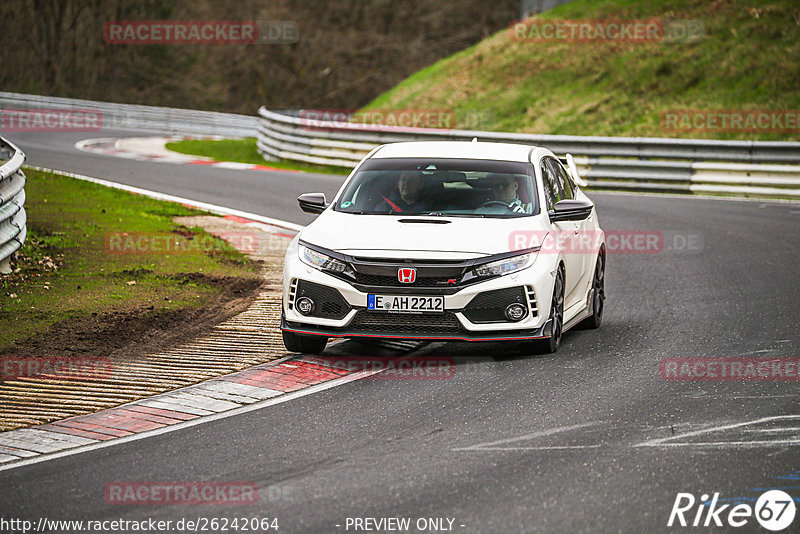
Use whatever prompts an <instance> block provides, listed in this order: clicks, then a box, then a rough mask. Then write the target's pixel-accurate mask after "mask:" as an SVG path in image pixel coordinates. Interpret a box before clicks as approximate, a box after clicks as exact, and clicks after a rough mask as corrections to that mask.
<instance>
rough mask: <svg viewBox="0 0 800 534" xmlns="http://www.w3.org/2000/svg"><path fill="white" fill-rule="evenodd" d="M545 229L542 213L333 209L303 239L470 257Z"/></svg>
mask: <svg viewBox="0 0 800 534" xmlns="http://www.w3.org/2000/svg"><path fill="white" fill-rule="evenodd" d="M403 221H405V222H403ZM409 221H416V222H409ZM419 221H425V222H419ZM544 230H545V226H544V225H543V224H542V218H541V216H540V215H537V216H531V217H524V218H513V219H493V218H481V217H420V216H406V217H403V216H396V215H354V214H349V213H342V212H337V211H333V210H331V209H327V210H325V211H324V212H323V213H321V214H320V215H319V217H317V219H316V220H315V221H314V222H313V223H311V224H310V225H308V226H307V227H306V228H304V229H303V231H302V232H301V234H300V239H301V240H303V241H306V242H307V243H310V244H312V245H317V246H320V247H323V248H327V249H330V250H335V251H337V252H342V253H344V254H352V255H363V254H371V255H374V256H384V255H391V253H393V252H398V251H399V252H421V253H425V254H424V255H423V257H434V256H436V255H440V256H441V255H443V256H446V257H449V258H457V257H464V258H466V257H479V256H487V255H491V254H500V253H503V252H508V251H510V250H518V249H519V248H525V247H520V246H519V244H520V243H521V242H523V241H520V239H519V235H520V234H522V235H527V234H529V233H531V234H532V233H533V232H536V233H537V234H539V233H540V232H542V231H544Z"/></svg>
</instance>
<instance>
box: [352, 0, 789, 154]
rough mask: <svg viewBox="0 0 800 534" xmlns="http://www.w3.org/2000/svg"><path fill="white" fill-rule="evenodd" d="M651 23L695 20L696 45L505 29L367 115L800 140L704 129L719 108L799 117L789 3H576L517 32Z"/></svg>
mask: <svg viewBox="0 0 800 534" xmlns="http://www.w3.org/2000/svg"><path fill="white" fill-rule="evenodd" d="M651 18H658V19H660V20H682V21H689V22H688V23H689V24H695V25H696V24H697V22H698V21H699V22H700V23H701V24H702V27H703V28H704V32H703V33H704V34H703V35H702V37H701V38H700V39H697V40H695V42H664V41H654V40H651V41H647V42H636V41H631V40H628V41H625V42H620V41H619V40H590V41H586V42H580V41H578V42H570V41H567V40H565V39H559V38H550V39H530V38H523V39H515V38H512V32H511V31H509V30H504V31H500V32H498V33H496V34H494V35H492V36H491V37H489V38H487V39H485V40H483V41H482V42H480V43H478V44H477V45H475V46H472V47H471V48H469V49H467V50H464V51H462V52H459V53H457V54H455V55H452V56H450V57H448V58H446V59H443V60H441V61H439V62H437V63H436V64H434V65H432V66H431V67H428V68H426V69H424V70H421V71H419V72H417V73H415V74H414V75H412V76H411V77H409V78H407V79H406V80H405V81H403V82H402V83H400V84H399V85H398V86H396V87H395V88H393V89H392V90H390V91H388V92H387V93H384V94H383V95H381V96H380V97H378V98H377V99H375V100H374V101H373V102H372V103H370V104H369V106H367V108H368V109H369V108H380V109H387V108H391V109H398V108H401V109H408V108H414V109H420V108H422V109H430V108H434V109H447V110H451V111H452V112H453V113H454V114H455V118H456V127H457V128H475V129H481V130H492V131H514V132H531V133H542V134H573V135H614V136H655V137H705V138H718V139H781V140H797V139H800V133H798V132H800V125H798V124H797V123H796V122H795V123H791V122H789V123H788V124H786V123H784V122H779V123H770V124H769V125H768V126H766V127H765V124H766V123H763V122H762V123H761V124H760V125H759V124H756V125H755V128H752V127H751V128H747V127H746V126H747V125H748V124H749V123H747V122H745V123H744V124H743V126H742V127H741V128H733V129H734V130H736V131H721V129H720V128H719V127H716V128H713V129H709V128H704V126H706V125H708V124H712V123H710V122H709V121H711V120H713V119H712V118H711V113H710V112H716V111H731V110H734V111H735V110H781V111H782V114H783V116H784V118H786V116H788V115H792V113H791V110H793V111H794V114H793V115H794V117H795V118H797V114H798V110H799V109H800V4H798V3H797V2H796V1H792V0H775V1H771V2H753V1H749V2H748V1H744V0H715V1H713V2H708V1H701V0H688V1H680V0H654V1H648V2H634V1H631V0H622V1H603V0H575V1H574V2H571V3H569V4H566V5H564V6H561V7H559V8H556V9H554V10H551V11H549V12H546V13H544V14H542V15H540V16H539V17H536V18H534V19H529V20H528V21H526V23H527V24H528V26H526V28H527V29H528V32H527V33H523V34H520V35H526V36H530V35H531V33H530V31H529V30H530V29H531V27H532V25H536V28H539V29H544V28H545V24H546V23H547V22H550V23H553V22H558V21H565V20H573V21H574V20H582V21H585V20H590V21H597V20H603V21H608V20H610V19H617V20H623V21H630V20H649V19H651ZM541 35H544V32H542V33H541ZM533 36H534V37H535V33H534V35H533ZM673 110H700V111H701V113H702V119H701V120H702V121H704V122H698V123H696V124H699V125H701V128H700V129H699V130H698V129H696V128H689V127H687V126H688V125H687V124H685V123H684V124H683V126H681V123H670V124H667V123H666V122H665V121H666V120H667V116H666V115H665V113H666V112H669V111H673ZM787 110H788V111H787ZM707 111H708V112H709V113H707ZM673 117H674V116H673ZM682 118H683V116H682ZM692 120H694V119H692ZM786 120H787V121H791V120H792V119H791V118H788V119H786ZM720 124H721V123H720ZM749 125H750V126H753V125H752V124H749ZM792 125H793V127H791V126H792ZM778 126H782V128H779V127H778ZM780 129H783V130H786V129H789V130H791V131H789V132H786V131H783V132H781V131H776V130H780ZM728 130H730V128H728ZM746 130H751V131H746Z"/></svg>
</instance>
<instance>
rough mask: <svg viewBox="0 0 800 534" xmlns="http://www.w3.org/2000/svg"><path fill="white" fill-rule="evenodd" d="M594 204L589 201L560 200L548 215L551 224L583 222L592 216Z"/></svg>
mask: <svg viewBox="0 0 800 534" xmlns="http://www.w3.org/2000/svg"><path fill="white" fill-rule="evenodd" d="M593 209H594V204H592V203H591V202H590V201H588V200H577V199H571V198H565V199H564V200H559V201H558V202H556V205H555V206H553V209H552V210H551V211H550V212H549V213H548V215H550V221H551V222H557V221H582V220H584V219H586V218H587V217H588V216H589V215H591V214H592V210H593Z"/></svg>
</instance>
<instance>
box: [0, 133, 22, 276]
mask: <svg viewBox="0 0 800 534" xmlns="http://www.w3.org/2000/svg"><path fill="white" fill-rule="evenodd" d="M0 162H2V163H3V164H2V165H0V273H4V274H7V273H9V272H10V271H11V268H10V261H11V255H12V254H14V253H15V252H16V251H17V250H19V248H20V247H21V246H22V243H23V242H25V235H26V233H27V229H26V226H25V208H24V207H23V205H24V204H25V189H24V187H25V174H23V172H22V170H21V167H22V164H23V163H25V154H23V153H22V151H21V150H20V149H19V148H17V147H16V146H14V145H12V144H11V143H9V142H8V141H6V140H5V139H3V138H2V137H0Z"/></svg>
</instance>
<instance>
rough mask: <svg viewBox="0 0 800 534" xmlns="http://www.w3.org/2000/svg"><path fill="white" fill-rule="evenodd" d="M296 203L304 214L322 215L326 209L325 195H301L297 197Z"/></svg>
mask: <svg viewBox="0 0 800 534" xmlns="http://www.w3.org/2000/svg"><path fill="white" fill-rule="evenodd" d="M297 203H298V204H300V209H301V210H303V211H304V212H306V213H322V212H323V211H325V208H327V207H328V202H327V201H326V200H325V193H303V194H302V195H300V196H299V197H297Z"/></svg>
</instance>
